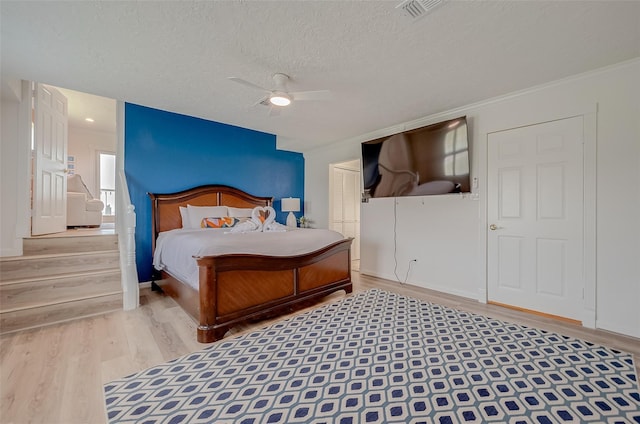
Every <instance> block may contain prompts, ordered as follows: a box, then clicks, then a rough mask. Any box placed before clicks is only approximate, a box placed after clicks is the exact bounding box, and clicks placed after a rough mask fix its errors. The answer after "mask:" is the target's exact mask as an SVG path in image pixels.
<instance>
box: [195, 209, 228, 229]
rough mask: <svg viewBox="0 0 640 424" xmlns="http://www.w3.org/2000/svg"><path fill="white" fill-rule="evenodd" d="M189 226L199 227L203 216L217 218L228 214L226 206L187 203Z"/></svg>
mask: <svg viewBox="0 0 640 424" xmlns="http://www.w3.org/2000/svg"><path fill="white" fill-rule="evenodd" d="M187 212H188V213H189V224H190V228H200V223H201V222H202V219H203V218H219V217H222V216H229V211H228V210H227V207H226V206H191V205H187Z"/></svg>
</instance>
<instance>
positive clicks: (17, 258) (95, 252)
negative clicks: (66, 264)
mask: <svg viewBox="0 0 640 424" xmlns="http://www.w3.org/2000/svg"><path fill="white" fill-rule="evenodd" d="M113 253H118V254H119V253H120V251H119V250H118V249H111V250H92V251H90V252H69V253H45V254H38V255H28V256H8V257H3V258H0V262H16V261H25V262H28V261H34V260H38V259H57V258H69V257H74V256H95V255H104V254H113Z"/></svg>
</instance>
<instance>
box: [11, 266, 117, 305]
mask: <svg viewBox="0 0 640 424" xmlns="http://www.w3.org/2000/svg"><path fill="white" fill-rule="evenodd" d="M121 290H122V288H121V281H120V270H107V271H94V272H88V273H75V274H66V275H64V276H57V277H48V278H42V279H37V280H29V279H27V280H16V281H13V282H3V283H2V284H1V285H0V311H1V312H10V311H14V310H19V309H28V308H33V307H38V306H44V305H49V304H53V303H61V302H68V301H71V300H78V299H86V298H90V297H95V296H99V295H104V294H109V293H116V292H119V291H121Z"/></svg>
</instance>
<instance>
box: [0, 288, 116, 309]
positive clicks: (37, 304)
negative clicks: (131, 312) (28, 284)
mask: <svg viewBox="0 0 640 424" xmlns="http://www.w3.org/2000/svg"><path fill="white" fill-rule="evenodd" d="M117 294H122V290H112V291H109V292H104V293H100V294H93V295H87V296H77V297H73V298H68V299H65V300H56V301H52V302H33V303H32V304H29V305H23V306H17V307H13V308H8V309H4V308H3V307H2V306H1V305H0V315H1V314H6V313H10V312H16V311H24V310H26V309H36V308H42V307H45V306H53V305H63V304H65V303H72V302H78V301H81V300H87V299H95V298H98V297H105V296H113V295H117Z"/></svg>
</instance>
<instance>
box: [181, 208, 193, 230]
mask: <svg viewBox="0 0 640 424" xmlns="http://www.w3.org/2000/svg"><path fill="white" fill-rule="evenodd" d="M180 218H181V219H182V228H191V221H190V220H189V212H187V208H186V207H184V206H180Z"/></svg>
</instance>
